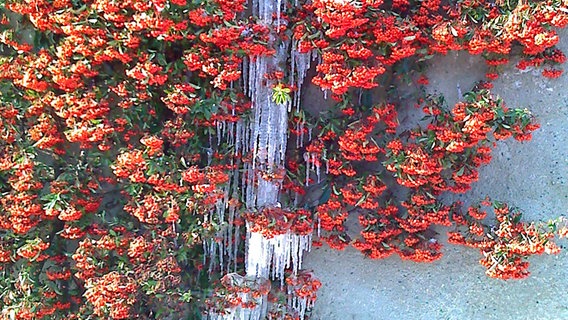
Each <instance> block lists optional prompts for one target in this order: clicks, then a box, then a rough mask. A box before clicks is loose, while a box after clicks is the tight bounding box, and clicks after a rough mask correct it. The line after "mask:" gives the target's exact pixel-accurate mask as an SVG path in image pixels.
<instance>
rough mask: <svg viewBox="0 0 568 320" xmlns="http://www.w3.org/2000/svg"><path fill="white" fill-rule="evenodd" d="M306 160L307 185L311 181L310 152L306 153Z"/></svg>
mask: <svg viewBox="0 0 568 320" xmlns="http://www.w3.org/2000/svg"><path fill="white" fill-rule="evenodd" d="M304 161H305V162H306V183H305V186H306V187H307V186H308V184H309V182H310V153H309V152H305V153H304Z"/></svg>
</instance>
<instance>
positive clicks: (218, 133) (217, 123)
mask: <svg viewBox="0 0 568 320" xmlns="http://www.w3.org/2000/svg"><path fill="white" fill-rule="evenodd" d="M215 124H216V127H217V147H218V146H220V145H221V121H219V120H217V121H216V123H215Z"/></svg>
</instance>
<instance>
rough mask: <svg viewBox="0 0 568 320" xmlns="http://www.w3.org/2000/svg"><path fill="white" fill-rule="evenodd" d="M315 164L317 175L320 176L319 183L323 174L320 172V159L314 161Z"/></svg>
mask: <svg viewBox="0 0 568 320" xmlns="http://www.w3.org/2000/svg"><path fill="white" fill-rule="evenodd" d="M314 163H315V164H314V165H315V166H316V176H317V177H318V183H320V182H321V179H320V178H321V174H320V167H321V163H320V162H319V161H316V162H314Z"/></svg>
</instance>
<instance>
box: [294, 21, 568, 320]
mask: <svg viewBox="0 0 568 320" xmlns="http://www.w3.org/2000/svg"><path fill="white" fill-rule="evenodd" d="M561 36H562V37H564V38H568V32H566V31H564V32H562V34H561ZM558 47H559V48H560V49H562V50H563V51H564V52H568V41H567V40H566V39H565V40H564V41H562V42H561V43H560V45H559V46H558ZM515 63H516V61H515V60H513V61H512V63H511V64H510V65H509V66H508V67H506V68H504V69H503V73H502V76H501V77H500V78H499V79H498V80H497V81H495V82H494V85H495V88H494V90H493V93H494V94H497V95H500V96H501V97H502V98H503V99H504V100H505V103H506V104H507V105H508V106H509V107H511V108H516V107H527V108H529V110H531V111H532V112H533V113H534V114H535V116H536V117H537V118H538V120H539V122H540V124H541V128H540V129H539V130H537V131H536V132H535V133H534V135H533V140H532V141H530V142H528V143H523V144H521V143H519V142H517V141H514V140H511V141H506V142H503V143H499V144H498V147H497V149H496V150H495V151H494V153H493V161H492V163H491V164H490V165H489V166H487V167H484V168H482V169H481V170H480V179H479V182H478V183H476V184H475V185H474V186H473V189H472V190H471V191H470V192H468V193H467V194H465V195H463V196H459V197H457V198H460V199H461V200H462V201H465V202H466V203H468V202H470V201H477V200H478V199H482V198H484V197H485V196H486V195H490V196H491V197H492V198H493V199H495V200H501V201H506V202H508V203H510V204H511V205H513V206H517V207H519V208H521V209H522V210H523V211H524V212H525V219H526V220H547V219H549V218H553V217H557V216H559V215H567V213H568V147H567V145H568V144H567V142H568V74H564V75H563V76H562V77H561V78H559V79H555V80H550V79H546V78H543V77H542V76H541V75H540V71H538V70H534V71H531V70H529V71H525V72H521V71H519V70H517V69H516V68H515V67H514V65H515ZM485 72H486V67H485V64H484V63H483V61H482V60H481V59H480V57H477V56H474V57H472V56H470V55H469V54H467V52H460V53H452V54H448V55H447V56H444V57H436V58H434V59H433V60H432V62H431V66H430V68H429V71H428V73H427V75H428V77H429V79H430V85H429V90H430V91H431V92H433V91H438V92H441V93H443V94H444V95H445V97H446V99H447V101H448V103H449V104H450V105H453V103H455V102H456V101H457V99H458V89H457V85H458V84H459V86H460V88H461V91H462V92H466V91H468V90H469V89H470V88H471V86H472V84H473V83H474V82H476V81H477V80H480V79H482V78H483V75H484V74H485ZM402 117H404V115H402ZM408 119H416V117H415V116H414V115H410V116H409V117H408ZM440 237H441V238H442V240H443V242H445V239H444V238H445V237H446V235H445V232H442V234H441V235H440ZM561 244H566V242H561ZM444 253H445V255H444V257H443V258H442V259H441V260H439V261H436V262H434V263H431V264H417V263H413V262H406V261H401V260H400V259H399V258H398V257H390V258H388V259H383V260H369V259H366V258H364V257H363V256H362V255H361V254H360V253H359V252H358V251H356V250H355V249H352V248H348V249H346V250H345V251H341V252H338V251H335V250H331V249H329V248H328V247H326V246H324V247H322V248H319V249H315V250H313V251H312V252H311V253H309V254H308V255H307V257H306V260H305V263H304V267H305V268H307V269H312V270H314V272H315V274H316V276H317V277H319V278H320V280H321V281H322V283H323V286H322V288H321V289H320V291H319V292H318V301H317V303H316V306H315V309H314V311H313V314H312V317H313V319H321V320H335V319H337V320H343V319H345V320H348V319H426V320H429V319H501V320H505V319H514V320H516V319H549V320H553V319H568V253H567V252H566V251H563V252H562V253H560V254H559V255H558V256H539V257H533V258H531V259H530V262H531V266H530V271H531V272H532V275H531V277H530V278H528V279H526V280H520V281H501V280H495V279H490V278H487V277H486V276H485V275H484V268H483V267H482V266H481V265H479V264H478V260H479V259H480V258H481V255H480V253H479V252H478V251H477V250H475V249H470V248H465V247H457V246H453V245H446V246H445V247H444Z"/></svg>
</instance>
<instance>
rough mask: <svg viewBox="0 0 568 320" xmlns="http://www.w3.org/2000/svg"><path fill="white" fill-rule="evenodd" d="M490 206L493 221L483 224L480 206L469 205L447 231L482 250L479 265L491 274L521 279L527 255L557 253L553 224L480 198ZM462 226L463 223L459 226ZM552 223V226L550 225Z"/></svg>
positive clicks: (456, 239) (453, 238)
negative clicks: (524, 217)
mask: <svg viewBox="0 0 568 320" xmlns="http://www.w3.org/2000/svg"><path fill="white" fill-rule="evenodd" d="M483 204H484V205H485V206H492V208H493V211H494V212H495V220H496V225H494V226H492V227H489V226H487V225H485V224H484V222H483V219H484V218H485V216H486V212H485V211H481V206H479V205H478V206H473V207H470V208H469V209H468V211H467V213H466V214H463V216H456V217H459V218H458V219H457V223H458V227H457V228H456V231H453V232H450V233H449V240H448V241H449V242H450V243H454V244H461V245H467V246H471V247H475V248H479V249H480V251H481V253H482V254H483V258H482V259H481V260H480V263H481V265H483V266H484V267H486V268H487V271H486V272H485V273H486V274H487V275H488V276H490V277H492V278H499V279H521V278H525V277H527V276H528V275H529V274H530V273H529V271H528V267H529V263H528V262H527V261H525V260H526V258H527V257H529V256H531V255H535V254H542V253H548V254H557V253H558V252H560V248H559V247H558V246H557V245H556V244H555V243H554V242H553V241H552V238H553V237H554V232H555V230H556V224H554V223H553V224H549V225H548V226H544V225H542V224H534V223H531V224H528V223H524V222H521V221H520V218H521V213H520V212H519V211H518V209H511V208H509V206H508V205H507V204H505V203H501V202H497V201H494V202H493V203H490V202H489V200H488V199H487V200H485V201H484V202H483ZM460 226H462V227H460ZM551 226H552V228H551Z"/></svg>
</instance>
